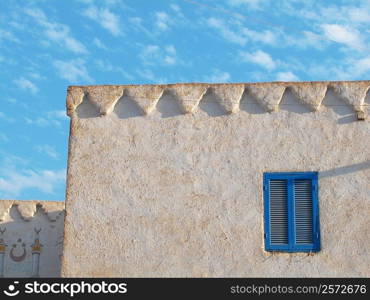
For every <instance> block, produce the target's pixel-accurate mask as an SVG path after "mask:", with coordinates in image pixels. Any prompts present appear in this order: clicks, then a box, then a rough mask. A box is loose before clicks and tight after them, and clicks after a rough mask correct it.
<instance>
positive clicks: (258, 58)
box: [240, 50, 276, 70]
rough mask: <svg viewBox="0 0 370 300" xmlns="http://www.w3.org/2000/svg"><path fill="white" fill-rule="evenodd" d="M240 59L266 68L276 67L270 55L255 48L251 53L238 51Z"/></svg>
mask: <svg viewBox="0 0 370 300" xmlns="http://www.w3.org/2000/svg"><path fill="white" fill-rule="evenodd" d="M240 59H241V60H242V61H244V62H251V63H255V64H257V65H259V66H261V67H263V68H265V69H267V70H273V69H275V67H276V63H275V61H274V60H273V59H272V57H271V56H270V55H269V54H268V53H266V52H264V51H262V50H257V51H255V52H252V53H249V52H240Z"/></svg>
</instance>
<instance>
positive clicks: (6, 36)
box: [0, 29, 20, 44]
mask: <svg viewBox="0 0 370 300" xmlns="http://www.w3.org/2000/svg"><path fill="white" fill-rule="evenodd" d="M2 40H8V41H11V42H14V43H18V44H19V43H20V40H19V39H18V38H17V37H15V36H14V34H13V33H11V32H10V31H6V30H4V29H0V41H2Z"/></svg>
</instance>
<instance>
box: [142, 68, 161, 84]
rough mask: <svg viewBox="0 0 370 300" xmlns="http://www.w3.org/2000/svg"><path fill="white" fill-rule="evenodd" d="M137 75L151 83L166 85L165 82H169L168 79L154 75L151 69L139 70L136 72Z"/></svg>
mask: <svg viewBox="0 0 370 300" xmlns="http://www.w3.org/2000/svg"><path fill="white" fill-rule="evenodd" d="M136 73H137V74H138V75H139V76H140V77H142V78H144V79H146V80H149V81H151V82H155V83H165V82H168V80H167V78H165V77H159V75H156V74H154V73H153V72H152V71H151V70H149V69H138V70H136Z"/></svg>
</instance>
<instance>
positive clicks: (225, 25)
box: [206, 17, 278, 46]
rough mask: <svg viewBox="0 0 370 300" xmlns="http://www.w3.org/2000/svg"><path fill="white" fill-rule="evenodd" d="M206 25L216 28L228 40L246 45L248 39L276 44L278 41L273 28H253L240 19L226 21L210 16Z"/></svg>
mask: <svg viewBox="0 0 370 300" xmlns="http://www.w3.org/2000/svg"><path fill="white" fill-rule="evenodd" d="M206 25H207V26H209V27H211V28H213V29H215V30H216V32H217V33H218V34H220V35H221V36H222V37H223V38H224V39H225V40H226V41H228V42H230V43H234V44H238V45H241V46H244V45H245V44H246V43H247V42H248V41H251V42H254V43H263V44H268V45H274V44H276V43H277V36H278V33H277V32H273V31H271V30H268V29H266V30H260V31H257V30H252V29H250V28H248V27H246V26H244V25H243V23H241V22H240V21H239V20H233V21H230V22H226V21H225V20H223V19H220V18H214V17H211V18H208V19H207V20H206Z"/></svg>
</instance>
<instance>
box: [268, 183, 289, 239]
mask: <svg viewBox="0 0 370 300" xmlns="http://www.w3.org/2000/svg"><path fill="white" fill-rule="evenodd" d="M269 201H270V240H271V244H288V205H287V182H286V180H273V179H272V180H270V199H269Z"/></svg>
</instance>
